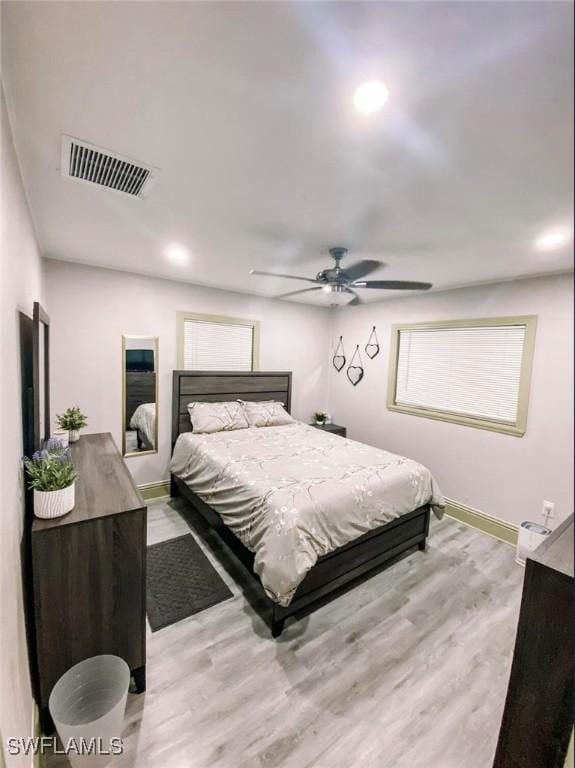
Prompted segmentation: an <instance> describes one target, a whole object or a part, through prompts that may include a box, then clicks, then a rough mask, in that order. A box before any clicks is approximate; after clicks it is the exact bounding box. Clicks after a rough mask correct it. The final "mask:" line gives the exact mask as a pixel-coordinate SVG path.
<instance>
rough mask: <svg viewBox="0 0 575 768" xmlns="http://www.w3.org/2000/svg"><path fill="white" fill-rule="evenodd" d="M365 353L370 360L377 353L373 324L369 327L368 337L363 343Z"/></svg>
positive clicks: (377, 344)
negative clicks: (364, 343) (365, 342)
mask: <svg viewBox="0 0 575 768" xmlns="http://www.w3.org/2000/svg"><path fill="white" fill-rule="evenodd" d="M365 354H366V355H367V356H368V357H369V359H370V360H373V358H374V357H375V356H376V355H379V341H378V338H377V333H376V331H375V325H374V326H373V328H372V329H371V333H370V334H369V339H368V340H367V344H366V345H365Z"/></svg>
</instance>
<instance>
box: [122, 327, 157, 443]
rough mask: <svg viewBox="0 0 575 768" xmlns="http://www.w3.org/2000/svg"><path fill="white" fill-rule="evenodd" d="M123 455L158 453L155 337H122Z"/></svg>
mask: <svg viewBox="0 0 575 768" xmlns="http://www.w3.org/2000/svg"><path fill="white" fill-rule="evenodd" d="M122 365H123V376H124V387H123V399H124V404H123V412H124V419H123V423H122V435H123V451H122V453H123V455H124V456H134V455H139V454H142V453H156V452H157V450H158V419H157V405H158V338H157V337H154V336H122Z"/></svg>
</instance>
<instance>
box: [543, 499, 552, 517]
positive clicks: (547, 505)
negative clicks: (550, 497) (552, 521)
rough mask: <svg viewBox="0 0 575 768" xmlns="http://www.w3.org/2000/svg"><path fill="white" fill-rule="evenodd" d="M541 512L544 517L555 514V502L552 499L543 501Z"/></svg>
mask: <svg viewBox="0 0 575 768" xmlns="http://www.w3.org/2000/svg"><path fill="white" fill-rule="evenodd" d="M541 514H542V515H543V517H544V518H545V519H547V518H548V517H553V515H554V514H555V502H554V501H544V502H543V508H542V510H541Z"/></svg>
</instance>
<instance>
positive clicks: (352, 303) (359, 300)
mask: <svg viewBox="0 0 575 768" xmlns="http://www.w3.org/2000/svg"><path fill="white" fill-rule="evenodd" d="M347 292H348V293H353V299H352V300H351V301H350V302H349V304H348V305H347V306H348V307H357V305H358V304H363V299H362V298H361V296H360V295H359V293H356V292H355V291H352V290H351V288H348V289H347Z"/></svg>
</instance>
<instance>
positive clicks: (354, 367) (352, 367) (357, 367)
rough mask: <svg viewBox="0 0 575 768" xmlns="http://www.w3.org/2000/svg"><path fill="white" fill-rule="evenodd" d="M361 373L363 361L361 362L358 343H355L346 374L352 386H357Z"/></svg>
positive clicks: (361, 376)
mask: <svg viewBox="0 0 575 768" xmlns="http://www.w3.org/2000/svg"><path fill="white" fill-rule="evenodd" d="M363 373H364V371H363V363H362V362H361V355H360V354H359V344H356V347H355V352H354V353H353V356H352V358H351V361H350V363H349V366H348V369H347V371H346V375H347V378H348V379H349V380H350V381H351V383H352V384H353V386H354V387H357V385H358V384H359V382H360V381H361V380H362V379H363Z"/></svg>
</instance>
